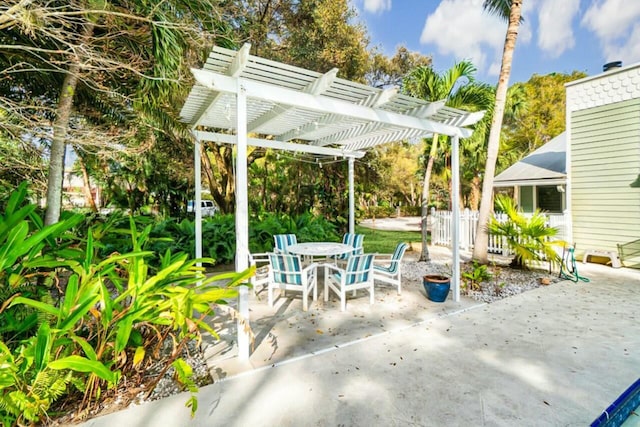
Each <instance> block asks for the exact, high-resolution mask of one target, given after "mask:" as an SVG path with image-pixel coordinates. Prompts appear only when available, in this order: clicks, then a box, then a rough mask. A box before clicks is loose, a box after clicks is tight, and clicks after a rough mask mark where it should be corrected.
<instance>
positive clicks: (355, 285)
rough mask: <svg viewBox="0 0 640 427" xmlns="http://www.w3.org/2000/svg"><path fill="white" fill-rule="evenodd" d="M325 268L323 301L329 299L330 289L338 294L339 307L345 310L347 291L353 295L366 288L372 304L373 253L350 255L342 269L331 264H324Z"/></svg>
mask: <svg viewBox="0 0 640 427" xmlns="http://www.w3.org/2000/svg"><path fill="white" fill-rule="evenodd" d="M325 268H326V270H325V280H324V300H325V301H328V300H329V289H331V290H332V291H333V292H335V293H336V295H339V296H340V309H341V310H342V311H345V310H346V308H347V301H346V296H347V292H348V291H353V296H355V294H356V291H357V290H358V289H366V290H367V291H369V304H373V254H359V255H352V256H351V257H349V259H348V260H347V266H346V268H344V269H342V268H339V267H337V266H334V265H331V264H325Z"/></svg>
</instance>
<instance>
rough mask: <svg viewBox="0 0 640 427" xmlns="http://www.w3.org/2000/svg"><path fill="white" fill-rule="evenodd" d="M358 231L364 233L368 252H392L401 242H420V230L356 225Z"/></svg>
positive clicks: (365, 247) (365, 246)
mask: <svg viewBox="0 0 640 427" xmlns="http://www.w3.org/2000/svg"><path fill="white" fill-rule="evenodd" d="M356 233H358V234H364V244H363V245H364V251H365V252H367V253H380V254H390V253H393V251H394V250H395V249H396V245H397V244H398V243H400V242H407V243H410V242H420V241H421V237H420V232H419V231H387V230H374V229H372V228H367V227H361V226H359V225H356Z"/></svg>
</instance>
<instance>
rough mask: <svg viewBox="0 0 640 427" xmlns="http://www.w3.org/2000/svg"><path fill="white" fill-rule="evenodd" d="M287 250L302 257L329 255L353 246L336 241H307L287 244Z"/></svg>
mask: <svg viewBox="0 0 640 427" xmlns="http://www.w3.org/2000/svg"><path fill="white" fill-rule="evenodd" d="M287 251H288V252H290V253H292V254H296V255H302V256H304V257H326V258H328V257H330V256H334V255H342V254H346V253H349V252H351V251H353V246H351V245H345V244H344V243H336V242H308V243H297V244H295V245H290V246H287Z"/></svg>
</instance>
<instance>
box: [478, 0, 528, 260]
mask: <svg viewBox="0 0 640 427" xmlns="http://www.w3.org/2000/svg"><path fill="white" fill-rule="evenodd" d="M522 2H523V0H513V1H512V2H511V10H510V15H509V27H508V28H507V35H506V38H505V41H504V51H503V52H502V66H501V68H500V78H499V79H498V86H497V88H496V105H495V111H494V113H493V119H492V121H491V131H490V133H489V144H488V147H487V163H486V167H485V172H484V181H483V183H482V199H481V201H480V211H479V213H478V230H477V232H476V239H475V243H474V247H473V259H474V260H476V261H477V262H479V263H481V264H486V263H487V262H488V254H487V246H488V244H489V235H488V234H487V224H488V222H489V215H490V214H491V210H492V205H493V203H492V200H493V197H492V196H493V179H494V176H495V171H496V161H497V159H498V153H499V151H500V131H501V129H502V118H503V116H504V108H505V103H506V99H507V89H508V86H509V76H510V74H511V62H512V60H513V51H514V49H515V46H516V39H517V38H518V28H519V25H520V16H521V9H522Z"/></svg>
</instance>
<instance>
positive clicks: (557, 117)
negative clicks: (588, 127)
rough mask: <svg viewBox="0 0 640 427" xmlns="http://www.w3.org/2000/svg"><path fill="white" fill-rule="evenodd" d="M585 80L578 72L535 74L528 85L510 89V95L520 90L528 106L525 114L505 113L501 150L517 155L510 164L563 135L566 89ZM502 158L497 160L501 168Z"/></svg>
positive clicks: (582, 74) (524, 84)
mask: <svg viewBox="0 0 640 427" xmlns="http://www.w3.org/2000/svg"><path fill="white" fill-rule="evenodd" d="M583 77H586V74H585V73H583V72H579V71H574V72H573V73H571V74H563V73H550V74H547V75H538V74H534V75H533V76H532V77H531V78H530V79H529V80H528V81H527V82H525V83H517V84H515V85H513V86H511V87H510V88H509V92H511V91H513V90H519V91H520V92H521V97H522V99H523V100H524V102H526V104H527V108H526V110H525V111H523V112H522V114H518V115H515V116H514V115H509V114H508V107H507V111H505V118H504V124H503V127H502V133H503V136H502V144H501V147H500V150H501V152H505V153H509V154H512V155H514V157H512V159H510V160H511V162H513V160H516V161H517V160H520V159H521V158H522V157H524V156H526V155H528V154H529V153H531V152H532V151H533V150H535V149H536V148H538V147H540V146H541V145H543V144H545V143H547V142H548V141H549V140H551V139H552V138H555V137H556V136H558V135H559V134H560V133H562V132H563V131H564V129H565V119H566V118H565V87H564V85H565V84H566V83H568V82H571V81H573V80H577V79H580V78H583ZM508 95H509V94H508ZM512 98H513V97H512ZM502 157H503V156H500V159H498V163H499V165H498V166H500V163H501V162H502V160H503V159H502ZM509 157H510V156H509Z"/></svg>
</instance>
